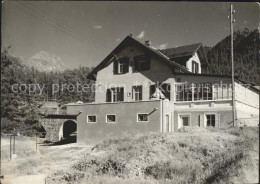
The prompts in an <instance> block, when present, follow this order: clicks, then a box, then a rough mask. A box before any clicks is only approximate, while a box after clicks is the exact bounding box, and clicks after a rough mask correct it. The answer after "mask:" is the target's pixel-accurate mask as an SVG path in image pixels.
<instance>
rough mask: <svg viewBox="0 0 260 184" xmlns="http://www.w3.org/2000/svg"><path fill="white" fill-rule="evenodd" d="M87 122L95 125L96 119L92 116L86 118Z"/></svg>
mask: <svg viewBox="0 0 260 184" xmlns="http://www.w3.org/2000/svg"><path fill="white" fill-rule="evenodd" d="M87 122H88V123H96V122H97V117H96V116H94V115H91V116H87Z"/></svg>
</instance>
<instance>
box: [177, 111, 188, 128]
mask: <svg viewBox="0 0 260 184" xmlns="http://www.w3.org/2000/svg"><path fill="white" fill-rule="evenodd" d="M181 116H184V117H185V116H188V117H189V122H188V123H189V125H188V127H190V126H191V113H178V129H179V128H182V127H187V126H183V125H181V124H180V123H181V122H180V121H181ZM179 125H180V126H181V127H180V126H179Z"/></svg>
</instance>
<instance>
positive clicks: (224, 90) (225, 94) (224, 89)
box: [222, 84, 228, 99]
mask: <svg viewBox="0 0 260 184" xmlns="http://www.w3.org/2000/svg"><path fill="white" fill-rule="evenodd" d="M222 97H223V99H226V98H228V86H227V85H226V84H223V85H222Z"/></svg>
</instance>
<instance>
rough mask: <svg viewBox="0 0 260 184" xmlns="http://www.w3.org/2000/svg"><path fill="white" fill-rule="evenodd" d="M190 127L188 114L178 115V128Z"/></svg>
mask: <svg viewBox="0 0 260 184" xmlns="http://www.w3.org/2000/svg"><path fill="white" fill-rule="evenodd" d="M184 126H190V114H180V115H179V118H178V128H181V127H184Z"/></svg>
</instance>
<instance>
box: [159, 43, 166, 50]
mask: <svg viewBox="0 0 260 184" xmlns="http://www.w3.org/2000/svg"><path fill="white" fill-rule="evenodd" d="M167 46H168V43H163V44H161V45H159V49H166V47H167Z"/></svg>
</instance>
